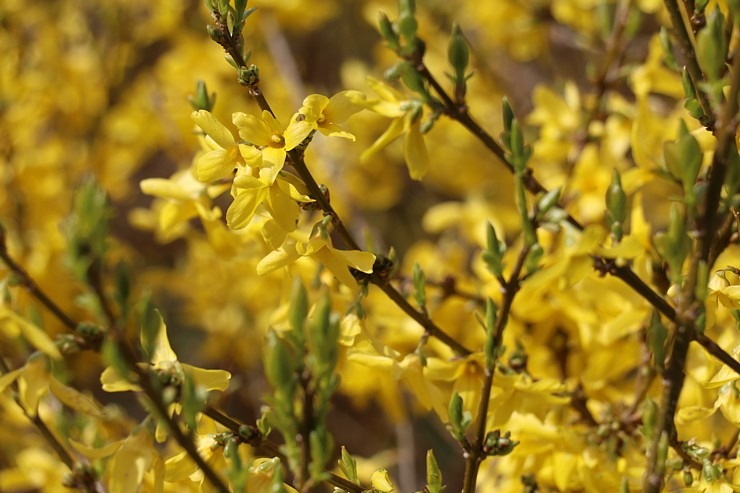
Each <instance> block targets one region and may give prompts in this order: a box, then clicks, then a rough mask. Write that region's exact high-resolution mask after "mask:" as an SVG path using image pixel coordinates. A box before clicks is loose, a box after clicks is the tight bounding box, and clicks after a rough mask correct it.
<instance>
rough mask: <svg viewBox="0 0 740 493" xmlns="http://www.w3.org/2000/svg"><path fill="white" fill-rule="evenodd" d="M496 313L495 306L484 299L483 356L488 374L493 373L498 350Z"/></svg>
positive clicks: (489, 299)
mask: <svg viewBox="0 0 740 493" xmlns="http://www.w3.org/2000/svg"><path fill="white" fill-rule="evenodd" d="M497 315H498V311H497V308H496V304H495V303H494V302H493V300H492V299H491V298H487V299H486V343H485V346H484V355H485V358H486V370H487V372H488V373H491V372H493V368H494V366H495V365H496V356H497V352H498V348H497V347H496V340H495V335H496V334H495V330H496V318H497Z"/></svg>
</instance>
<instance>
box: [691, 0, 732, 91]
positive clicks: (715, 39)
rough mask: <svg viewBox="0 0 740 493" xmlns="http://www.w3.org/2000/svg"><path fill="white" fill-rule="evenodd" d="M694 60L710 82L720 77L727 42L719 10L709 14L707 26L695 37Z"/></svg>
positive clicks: (722, 17) (716, 9)
mask: <svg viewBox="0 0 740 493" xmlns="http://www.w3.org/2000/svg"><path fill="white" fill-rule="evenodd" d="M696 58H697V61H698V62H699V66H700V67H701V69H702V72H704V76H705V77H706V78H707V79H708V80H709V81H710V82H712V81H716V80H718V79H719V78H720V77H721V76H722V72H723V71H724V67H725V60H726V59H727V41H726V39H725V18H724V16H723V15H722V12H720V10H719V8H715V9H714V10H713V11H712V12H711V13H710V14H709V18H708V19H707V25H706V26H705V27H704V29H702V30H701V31H699V32H698V33H697V35H696Z"/></svg>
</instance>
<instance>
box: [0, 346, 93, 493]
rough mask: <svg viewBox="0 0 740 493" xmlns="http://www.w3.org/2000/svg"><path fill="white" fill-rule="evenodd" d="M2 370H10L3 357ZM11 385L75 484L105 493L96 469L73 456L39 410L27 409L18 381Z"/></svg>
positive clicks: (17, 402) (32, 421) (26, 412)
mask: <svg viewBox="0 0 740 493" xmlns="http://www.w3.org/2000/svg"><path fill="white" fill-rule="evenodd" d="M0 370H2V372H3V373H9V372H10V368H9V367H8V365H7V363H6V362H5V360H4V359H3V358H0ZM10 385H11V388H12V389H13V399H14V400H15V403H16V404H17V405H18V407H19V408H20V409H21V411H22V412H23V414H24V415H25V416H26V418H28V419H29V421H31V423H32V424H33V426H34V427H35V428H36V429H37V430H38V432H39V433H40V434H41V436H42V437H44V440H46V442H47V443H48V444H49V445H50V446H51V448H52V449H54V452H55V453H56V454H57V456H58V457H59V459H60V460H61V461H62V462H63V463H64V465H66V466H67V469H69V471H70V472H71V473H72V475H73V477H72V481H73V482H74V486H76V487H81V488H84V490H85V491H86V492H88V493H104V492H105V488H104V487H103V485H102V484H101V483H100V482H99V481H98V479H97V477H96V474H95V471H94V470H93V469H92V468H90V467H87V466H88V464H85V463H84V462H80V461H77V460H76V459H75V458H74V457H72V455H71V454H70V453H69V451H68V450H67V448H66V447H65V446H64V445H62V443H61V442H60V441H59V440H58V439H57V436H56V435H55V434H54V433H52V431H51V430H50V429H49V427H48V426H47V425H46V423H44V420H42V419H41V416H39V413H38V410H37V411H36V412H35V413H33V414H31V413H30V412H29V411H28V409H26V407H25V406H24V405H23V403H22V402H21V399H20V389H19V387H18V382H17V381H16V380H14V381H13V382H12V383H11V384H10Z"/></svg>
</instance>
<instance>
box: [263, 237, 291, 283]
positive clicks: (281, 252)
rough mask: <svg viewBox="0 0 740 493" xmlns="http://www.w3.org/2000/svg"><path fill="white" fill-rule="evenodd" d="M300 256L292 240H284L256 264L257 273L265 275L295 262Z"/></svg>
mask: <svg viewBox="0 0 740 493" xmlns="http://www.w3.org/2000/svg"><path fill="white" fill-rule="evenodd" d="M299 257H300V254H299V253H298V252H297V251H296V244H295V242H293V241H286V242H285V243H284V244H283V245H282V246H281V247H280V248H278V249H277V250H273V251H272V252H270V253H268V254H267V255H266V256H265V257H264V258H263V259H262V260H260V261H259V263H258V264H257V274H259V275H261V276H262V275H265V274H269V273H270V272H272V271H274V270H277V269H280V268H281V267H285V266H287V265H290V264H291V263H293V262H295V261H296V260H297V259H298V258H299Z"/></svg>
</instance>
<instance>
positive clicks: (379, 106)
mask: <svg viewBox="0 0 740 493" xmlns="http://www.w3.org/2000/svg"><path fill="white" fill-rule="evenodd" d="M367 83H368V85H369V86H370V87H371V88H372V89H373V91H375V93H376V94H377V95H378V96H380V99H379V100H374V101H368V102H367V107H368V108H369V109H371V110H372V111H374V112H376V113H378V114H380V115H383V116H385V117H387V118H392V121H391V124H390V126H389V127H388V129H386V131H385V132H383V134H382V135H381V136H380V137H378V140H376V141H375V142H374V143H373V145H371V146H370V147H369V148H368V149H366V150H365V152H363V153H362V156H361V157H360V159H361V160H363V161H364V160H366V159H368V158H369V157H370V156H371V155H373V154H374V153H376V152H378V151H379V150H380V149H382V148H383V147H385V146H387V145H388V144H390V143H391V142H393V141H394V140H395V139H396V138H397V137H398V136H400V135H401V134H406V136H405V139H404V143H403V157H404V159H405V160H406V166H408V168H409V175H410V176H411V178H412V179H414V180H421V179H422V178H423V177H424V175H425V174H426V173H427V169H428V168H429V153H428V152H427V148H426V145H425V144H424V138H423V137H422V135H421V129H420V127H421V113H422V108H423V105H422V103H421V101H418V100H407V99H405V98H404V97H403V95H402V94H401V93H400V92H398V91H396V90H395V89H393V88H392V87H390V86H388V85H387V84H384V83H382V82H380V81H379V80H376V79H373V78H372V77H368V79H367Z"/></svg>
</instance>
